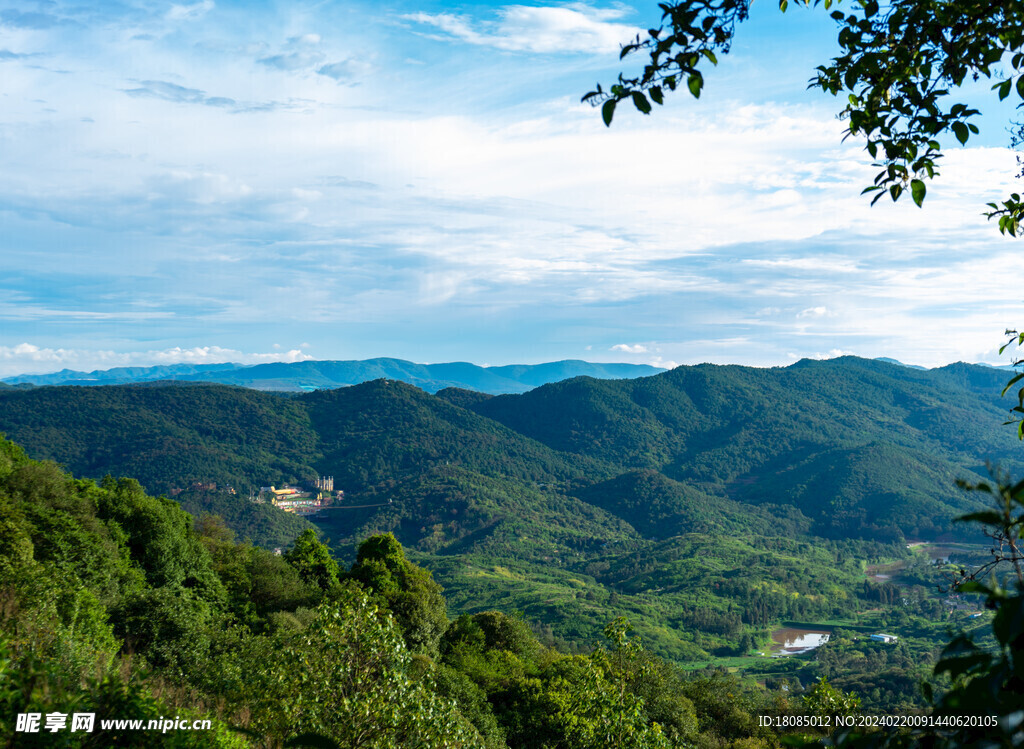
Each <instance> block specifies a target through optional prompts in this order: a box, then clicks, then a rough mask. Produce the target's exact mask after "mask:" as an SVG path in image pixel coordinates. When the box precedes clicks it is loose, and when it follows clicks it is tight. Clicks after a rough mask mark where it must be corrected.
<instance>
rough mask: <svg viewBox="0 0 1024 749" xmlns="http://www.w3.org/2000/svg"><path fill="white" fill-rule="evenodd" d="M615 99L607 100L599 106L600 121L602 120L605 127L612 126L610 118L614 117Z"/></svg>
mask: <svg viewBox="0 0 1024 749" xmlns="http://www.w3.org/2000/svg"><path fill="white" fill-rule="evenodd" d="M616 103H617V102H616V101H615V99H609V100H608V101H606V102H605V103H604V104H602V105H601V119H602V120H604V124H605V127H610V126H611V124H612V117H614V116H615V105H616Z"/></svg>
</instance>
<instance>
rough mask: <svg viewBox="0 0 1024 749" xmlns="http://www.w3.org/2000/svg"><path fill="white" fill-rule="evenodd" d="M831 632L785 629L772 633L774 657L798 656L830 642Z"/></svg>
mask: <svg viewBox="0 0 1024 749" xmlns="http://www.w3.org/2000/svg"><path fill="white" fill-rule="evenodd" d="M831 634H832V633H831V632H826V631H825V630H822V629H795V628H793V627H783V628H782V629H777V630H775V631H774V632H772V655H797V654H798V653H806V652H807V651H809V650H814V649H815V648H816V647H818V646H819V645H824V644H825V643H826V642H828V638H829V635H831Z"/></svg>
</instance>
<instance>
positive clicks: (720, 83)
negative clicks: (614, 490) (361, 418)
mask: <svg viewBox="0 0 1024 749" xmlns="http://www.w3.org/2000/svg"><path fill="white" fill-rule="evenodd" d="M754 8H755V12H754V15H753V17H752V18H751V20H750V21H749V22H747V23H746V24H744V25H743V26H741V27H740V29H739V34H738V38H737V43H736V44H735V46H734V48H733V51H732V53H731V54H730V55H728V56H727V57H725V58H724V59H723V60H722V63H721V64H720V66H719V67H718V68H717V69H715V70H713V71H712V72H710V73H709V74H708V77H707V83H706V88H705V94H704V96H702V98H701V99H700V100H699V101H694V100H693V99H691V98H690V97H689V96H682V95H679V96H676V97H675V98H674V99H673V100H671V101H670V102H669V104H668V105H667V106H666V107H664V108H662V109H659V110H658V111H656V113H655V114H654V115H653V116H651V117H643V116H641V115H640V114H638V113H635V112H629V111H627V110H621V111H620V112H619V114H618V115H617V116H616V121H615V124H614V126H613V127H612V128H611V129H606V128H605V127H604V126H603V125H602V124H601V122H600V117H599V115H598V113H597V112H596V111H595V110H593V109H591V108H590V107H589V106H586V105H583V104H581V103H580V96H581V95H582V94H584V93H586V92H587V91H588V90H590V89H591V88H592V87H593V85H594V83H595V82H597V81H602V82H604V83H605V84H607V83H609V82H610V81H612V80H613V79H614V76H615V74H616V72H617V71H618V62H617V57H618V55H617V52H618V47H619V44H620V43H621V42H623V41H626V40H628V39H629V38H630V36H631V35H632V34H634V33H636V31H637V30H638V29H639V28H641V27H643V28H646V27H648V26H650V25H652V24H654V23H655V22H656V20H657V18H656V4H655V3H654V2H649V3H637V4H636V5H626V4H623V3H594V4H589V3H565V4H559V3H535V4H502V3H482V4H471V5H458V6H455V5H447V4H441V3H437V2H414V1H413V0H402V1H401V2H394V3H388V4H385V5H379V4H376V3H374V4H369V3H359V2H315V3H313V2H310V3H299V2H282V3H272V2H265V3H255V2H214V1H213V0H203V1H201V2H195V3H185V4H177V5H176V4H171V3H157V2H148V3H147V2H135V1H131V0H129V1H126V2H104V3H99V4H97V5H96V6H90V5H88V4H84V5H83V4H79V3H63V2H38V3H33V2H25V1H21V0H19V2H16V3H14V2H0V95H2V97H3V98H2V102H3V104H2V107H0V173H2V174H3V176H4V178H3V180H0V244H2V246H0V376H6V375H13V374H17V373H22V372H43V371H54V370H57V369H61V368H64V367H68V368H72V369H95V368H107V367H113V366H123V365H147V364H159V363H171V362H179V361H191V362H212V361H228V360H230V361H242V362H259V361H270V360H285V361H293V360H298V359H305V358H314V359H361V358H369V357H374V356H394V357H399V358H405V359H411V360H415V361H422V362H436V361H452V360H465V361H473V362H476V363H479V364H505V363H512V362H540V361H550V360H555V359H565V358H581V359H589V360H592V361H632V362H637V363H653V364H656V365H659V366H672V365H674V364H684V363H697V362H703V361H712V362H722V363H726V362H736V363H746V364H754V365H759V366H768V365H785V364H789V363H791V362H792V361H794V360H796V359H797V358H802V357H826V356H832V355H836V354H838V353H853V354H857V355H861V356H869V357H873V356H892V357H895V358H899V359H902V360H904V361H907V362H912V363H920V364H924V365H929V366H932V365H939V364H943V363H947V362H950V361H956V360H968V361H982V360H985V361H993V362H994V361H997V357H996V356H995V349H996V347H997V346H998V345H999V343H1000V342H1001V338H1002V336H1001V335H1000V334H1001V332H1002V331H1003V330H1004V328H1006V327H1013V326H1016V325H1019V324H1022V321H1024V309H1022V307H1021V299H1020V292H1019V290H1018V284H1016V283H1014V281H1015V280H1016V279H1019V278H1020V277H1021V271H1022V270H1024V257H1022V254H1021V252H1020V250H1019V248H1018V247H1016V246H1014V244H1013V240H1009V239H1005V238H1001V237H1000V236H999V235H998V233H997V232H996V231H995V230H994V229H993V228H992V227H991V226H990V225H988V224H987V222H986V221H985V220H984V218H982V217H981V212H982V210H983V209H984V203H985V202H986V201H988V200H994V199H997V198H998V197H1000V195H1002V194H1003V193H1005V192H1008V191H1010V190H1011V189H1019V187H1017V186H1016V185H1015V180H1014V172H1015V168H1016V163H1015V160H1014V156H1013V154H1012V153H1011V152H1009V151H1008V150H1007V149H1006V145H1007V141H1008V135H1007V133H1006V122H1007V118H1008V116H1010V115H1012V112H1011V111H1010V110H1008V109H1007V108H1005V107H1004V108H1003V109H999V108H998V107H993V105H992V102H993V100H994V97H991V96H989V95H988V92H987V88H988V84H987V83H986V82H982V83H980V84H977V85H976V86H975V87H974V89H973V90H971V91H967V92H965V97H966V98H967V100H969V101H977V102H979V103H981V102H983V103H984V106H985V110H986V113H987V114H988V113H989V112H992V113H993V114H992V116H987V118H986V119H985V120H982V122H981V123H980V124H981V125H982V127H983V131H982V138H981V139H979V140H978V141H977V142H976V143H977V144H976V145H974V144H975V141H972V147H971V148H968V149H956V150H952V151H950V153H949V155H948V156H947V158H946V160H945V162H946V163H945V165H944V167H943V176H942V178H941V180H940V181H938V182H937V183H935V184H933V185H932V186H931V188H930V190H929V198H928V201H927V202H926V205H925V208H924V209H923V210H918V209H916V208H914V207H913V206H912V205H911V204H910V203H909V201H908V202H907V203H906V204H900V205H897V206H891V205H883V204H881V203H880V204H878V205H877V206H875V207H874V208H869V207H868V201H867V200H866V199H864V198H862V197H860V195H859V193H860V190H861V188H862V187H863V186H865V185H866V184H869V183H870V180H871V178H872V176H873V170H872V169H871V167H870V162H869V159H868V158H867V156H866V154H865V153H864V152H863V151H862V149H861V148H860V146H859V145H858V144H857V143H853V142H847V143H842V142H841V141H842V124H841V123H840V122H838V121H837V120H836V119H835V116H834V113H835V110H836V106H837V105H836V101H835V100H833V99H831V98H830V97H827V96H825V95H823V94H821V93H820V92H817V91H808V90H807V89H806V83H807V80H808V79H809V78H810V76H811V73H812V71H813V68H814V66H815V65H816V64H819V63H820V62H823V61H824V60H826V59H827V58H828V57H829V55H830V53H831V52H832V50H833V46H832V45H833V42H832V39H833V37H834V31H833V29H832V25H831V21H829V19H828V18H827V17H826V15H825V14H824V13H822V12H820V11H818V12H812V11H806V10H804V11H801V10H796V11H793V10H791V11H790V12H789V13H788V14H786V15H785V16H781V15H780V14H779V13H778V11H777V10H776V9H775V8H774V7H773V6H772V3H771V2H767V3H764V4H763V5H762V4H755V6H754Z"/></svg>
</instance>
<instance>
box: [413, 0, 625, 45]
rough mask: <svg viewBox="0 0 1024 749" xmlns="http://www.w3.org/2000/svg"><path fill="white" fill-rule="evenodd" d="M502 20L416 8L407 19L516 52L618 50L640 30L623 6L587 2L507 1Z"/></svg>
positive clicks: (465, 38) (499, 11)
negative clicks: (541, 3)
mask: <svg viewBox="0 0 1024 749" xmlns="http://www.w3.org/2000/svg"><path fill="white" fill-rule="evenodd" d="M497 13H498V20H497V21H475V20H474V19H472V18H470V17H469V16H460V15H454V14H451V13H413V14H410V15H406V16H404V18H405V19H406V20H408V21H413V22H415V23H419V24H424V25H427V26H433V27H434V28H436V29H438V30H439V31H442V32H444V33H445V34H446V35H448V38H454V39H459V40H461V41H463V42H467V43H468V44H476V45H483V46H488V47H496V48H498V49H503V50H508V51H516V52H535V53H543V54H549V53H565V52H584V53H590V54H614V53H616V52H618V50H619V47H620V45H622V44H623V43H625V42H628V41H629V40H630V39H632V38H633V37H635V36H636V35H637V34H639V33H641V29H639V28H637V27H635V26H629V25H627V24H622V23H614V22H613V19H617V18H620V17H621V16H622V15H623V12H622V11H620V10H610V9H597V8H592V7H590V6H588V5H584V4H582V3H575V4H572V5H562V6H555V7H533V6H527V5H506V6H505V7H503V8H499V9H498V11H497Z"/></svg>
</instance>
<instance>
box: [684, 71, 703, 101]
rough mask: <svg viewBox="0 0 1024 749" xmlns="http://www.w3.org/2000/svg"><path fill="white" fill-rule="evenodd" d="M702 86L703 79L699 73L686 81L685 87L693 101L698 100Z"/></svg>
mask: <svg viewBox="0 0 1024 749" xmlns="http://www.w3.org/2000/svg"><path fill="white" fill-rule="evenodd" d="M703 85H704V78H703V77H702V76H701V75H700V74H699V73H694V74H693V75H691V76H690V77H688V78H687V79H686V86H687V88H689V89H690V93H691V94H693V98H694V99H699V98H700V89H701V87H702V86H703Z"/></svg>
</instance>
